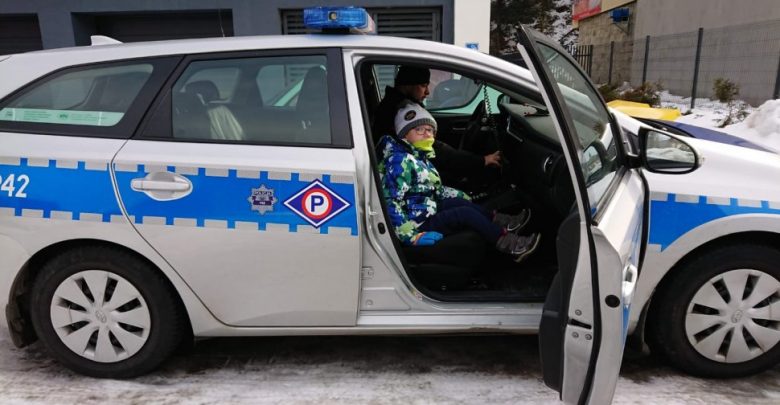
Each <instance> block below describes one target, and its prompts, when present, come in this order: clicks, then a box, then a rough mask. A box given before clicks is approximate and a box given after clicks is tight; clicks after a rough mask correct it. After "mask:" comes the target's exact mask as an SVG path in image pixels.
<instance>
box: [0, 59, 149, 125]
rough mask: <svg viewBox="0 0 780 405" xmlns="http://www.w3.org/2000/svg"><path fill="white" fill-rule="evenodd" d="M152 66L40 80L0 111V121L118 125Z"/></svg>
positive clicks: (82, 71) (86, 71)
mask: <svg viewBox="0 0 780 405" xmlns="http://www.w3.org/2000/svg"><path fill="white" fill-rule="evenodd" d="M152 71H153V65H152V64H149V63H139V64H132V65H124V66H113V67H99V68H91V69H80V70H77V71H74V72H69V73H65V74H62V75H59V76H57V77H54V78H53V79H51V80H47V81H44V82H42V83H40V84H39V85H37V86H34V87H32V88H30V89H29V90H27V91H26V92H25V93H24V94H22V95H21V96H20V97H18V98H16V99H15V100H14V101H12V102H11V103H9V104H8V105H6V106H5V107H4V108H3V109H1V110H0V121H16V122H28V123H45V124H63V125H88V126H101V127H111V126H115V125H116V124H118V123H119V122H120V121H121V120H122V117H124V115H125V113H126V112H127V110H128V109H129V108H130V105H131V104H132V103H133V101H134V100H135V98H136V97H137V96H138V94H139V92H140V91H141V89H142V88H143V87H144V84H146V82H147V81H148V80H149V77H150V76H151V75H152Z"/></svg>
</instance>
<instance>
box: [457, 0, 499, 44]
mask: <svg viewBox="0 0 780 405" xmlns="http://www.w3.org/2000/svg"><path fill="white" fill-rule="evenodd" d="M454 11H455V13H454V14H455V15H454V17H455V21H454V23H453V25H454V27H455V36H454V42H453V43H454V44H455V45H458V46H466V44H469V43H471V44H478V46H479V50H480V51H481V52H484V53H488V51H489V50H490V0H455V4H454Z"/></svg>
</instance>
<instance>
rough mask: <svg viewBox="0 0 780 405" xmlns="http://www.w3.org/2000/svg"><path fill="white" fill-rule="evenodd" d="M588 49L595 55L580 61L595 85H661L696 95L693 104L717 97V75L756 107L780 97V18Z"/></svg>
mask: <svg viewBox="0 0 780 405" xmlns="http://www.w3.org/2000/svg"><path fill="white" fill-rule="evenodd" d="M579 47H583V45H580V46H579ZM585 47H590V49H591V50H590V54H591V56H590V57H591V58H592V59H591V60H589V61H587V60H586V62H587V64H585V63H583V60H581V59H579V58H578V61H579V62H580V64H581V65H582V66H583V68H585V69H586V71H588V72H589V74H590V76H591V78H592V79H593V81H594V82H596V83H600V84H601V83H610V84H618V85H619V84H621V83H623V82H630V83H631V85H633V86H638V85H640V84H641V83H643V82H646V81H649V82H654V83H660V84H661V86H662V88H664V89H667V90H669V92H670V93H673V94H677V95H681V96H686V97H688V96H691V95H695V97H691V106H692V107H693V106H694V103H695V99H696V97H699V98H702V97H707V98H714V97H713V90H712V86H713V83H714V81H715V79H717V78H725V79H729V80H730V81H732V82H734V83H735V84H737V85H738V86H739V95H738V96H737V98H739V99H742V100H745V101H747V102H748V103H750V104H752V105H754V106H756V105H759V104H761V103H763V102H764V101H766V100H768V99H774V98H780V20H778V21H767V22H762V23H753V24H747V25H739V26H732V27H726V28H717V29H714V28H713V29H699V30H697V31H692V32H686V33H682V34H674V35H664V36H654V37H651V36H647V37H645V38H642V39H639V40H635V41H622V42H611V43H608V44H601V45H592V46H585ZM570 52H572V51H571V50H570ZM572 54H573V55H574V53H572Z"/></svg>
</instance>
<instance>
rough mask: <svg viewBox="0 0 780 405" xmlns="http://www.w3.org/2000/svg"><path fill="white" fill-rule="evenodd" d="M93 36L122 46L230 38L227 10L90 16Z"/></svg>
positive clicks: (230, 21) (231, 34)
mask: <svg viewBox="0 0 780 405" xmlns="http://www.w3.org/2000/svg"><path fill="white" fill-rule="evenodd" d="M94 24H95V25H94V32H95V33H96V34H100V35H107V36H109V37H111V38H114V39H117V40H119V41H122V42H138V41H159V40H166V39H184V38H208V37H221V36H226V37H232V36H233V14H232V13H231V12H230V10H219V11H218V10H208V11H196V12H182V13H155V14H151V13H144V14H118V15H96V16H94Z"/></svg>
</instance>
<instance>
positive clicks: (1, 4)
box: [0, 0, 490, 49]
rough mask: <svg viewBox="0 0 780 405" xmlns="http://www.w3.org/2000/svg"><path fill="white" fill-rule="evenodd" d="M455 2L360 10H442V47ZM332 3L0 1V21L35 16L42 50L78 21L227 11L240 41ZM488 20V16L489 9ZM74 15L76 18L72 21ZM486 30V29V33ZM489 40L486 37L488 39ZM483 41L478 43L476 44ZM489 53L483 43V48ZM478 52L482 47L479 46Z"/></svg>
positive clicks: (65, 40) (64, 39)
mask: <svg viewBox="0 0 780 405" xmlns="http://www.w3.org/2000/svg"><path fill="white" fill-rule="evenodd" d="M454 1H455V0H361V1H360V2H359V4H358V3H356V4H355V5H358V6H362V7H393V8H396V7H440V8H441V10H442V14H441V19H442V42H446V43H453V42H454V26H453V21H454V7H453V3H454ZM343 4H344V2H343V1H338V0H336V1H334V0H263V1H250V0H187V1H181V0H133V1H121V2H120V1H105V0H57V1H51V0H2V1H0V15H3V14H7V15H12V14H16V15H18V14H31V15H37V17H38V21H39V24H40V28H41V39H42V42H43V47H44V48H45V49H49V48H59V47H66V46H75V45H76V44H77V38H83V37H84V36H85V35H86V36H88V35H89V32H87V31H88V28H85V26H84V24H80V22H79V21H74V17H75V20H78V16H79V15H83V14H106V13H142V12H161V11H193V10H217V9H222V10H228V11H230V13H231V15H232V19H233V33H234V35H236V36H242V35H278V34H281V30H282V21H281V12H280V11H281V10H284V9H300V8H305V7H314V6H327V5H334V6H335V5H343ZM487 8H488V11H487V12H488V14H489V13H490V11H489V7H487ZM74 15H75V16H74ZM488 29H489V27H488ZM486 35H487V34H486ZM481 41H482V40H481V39H480V42H481ZM485 47H486V48H487V42H485ZM480 48H481V45H480Z"/></svg>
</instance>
